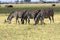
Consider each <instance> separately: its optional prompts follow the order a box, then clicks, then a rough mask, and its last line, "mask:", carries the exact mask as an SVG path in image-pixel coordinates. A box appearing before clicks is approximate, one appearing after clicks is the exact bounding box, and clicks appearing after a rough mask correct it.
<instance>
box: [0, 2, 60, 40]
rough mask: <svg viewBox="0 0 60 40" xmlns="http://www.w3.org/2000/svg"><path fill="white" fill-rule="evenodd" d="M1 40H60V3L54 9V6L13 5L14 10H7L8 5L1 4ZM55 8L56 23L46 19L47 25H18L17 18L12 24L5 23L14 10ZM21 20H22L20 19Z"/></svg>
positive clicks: (32, 22)
mask: <svg viewBox="0 0 60 40" xmlns="http://www.w3.org/2000/svg"><path fill="white" fill-rule="evenodd" d="M0 5H1V7H0V40H60V3H58V4H56V6H55V7H52V4H12V5H13V6H14V7H13V8H6V7H5V5H7V4H0ZM50 7H51V8H53V9H54V12H55V15H54V19H55V20H54V21H55V23H51V24H50V21H49V19H45V20H44V21H45V23H46V24H45V25H40V24H37V25H33V24H34V21H33V19H31V22H30V23H31V24H30V25H28V24H24V25H22V24H16V22H15V18H14V19H12V23H11V24H8V23H4V20H5V19H6V18H7V17H8V15H9V13H10V12H11V11H13V10H20V9H21V10H22V9H31V10H32V9H33V8H50ZM19 20H20V19H19Z"/></svg>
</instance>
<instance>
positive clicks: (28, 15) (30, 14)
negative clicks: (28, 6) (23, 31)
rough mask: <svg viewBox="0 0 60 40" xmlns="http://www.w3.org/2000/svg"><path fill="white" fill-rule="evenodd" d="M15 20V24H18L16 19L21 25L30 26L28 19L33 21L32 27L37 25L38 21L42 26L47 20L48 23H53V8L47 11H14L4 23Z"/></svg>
mask: <svg viewBox="0 0 60 40" xmlns="http://www.w3.org/2000/svg"><path fill="white" fill-rule="evenodd" d="M14 17H15V18H16V23H17V22H18V23H19V24H20V22H19V20H18V18H21V24H24V20H25V21H26V23H27V22H28V24H30V19H34V25H36V24H38V23H39V21H40V22H41V25H42V24H45V22H44V19H45V18H49V20H50V22H54V10H53V8H48V9H33V10H15V11H13V12H11V13H10V14H9V16H8V18H7V20H5V23H6V22H7V23H9V24H10V23H11V20H12V18H14Z"/></svg>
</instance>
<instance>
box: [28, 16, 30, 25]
mask: <svg viewBox="0 0 60 40" xmlns="http://www.w3.org/2000/svg"><path fill="white" fill-rule="evenodd" d="M28 24H30V17H29V16H28Z"/></svg>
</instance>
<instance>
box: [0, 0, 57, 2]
mask: <svg viewBox="0 0 60 40" xmlns="http://www.w3.org/2000/svg"><path fill="white" fill-rule="evenodd" d="M0 1H2V2H11V1H12V2H14V1H16V0H0ZM19 1H21V0H19ZM31 1H32V2H39V0H31ZM45 1H57V0H45Z"/></svg>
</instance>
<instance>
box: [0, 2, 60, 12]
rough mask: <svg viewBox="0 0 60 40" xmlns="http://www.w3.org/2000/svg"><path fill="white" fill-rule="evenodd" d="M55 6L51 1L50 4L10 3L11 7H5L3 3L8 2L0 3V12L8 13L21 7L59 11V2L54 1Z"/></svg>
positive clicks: (21, 8)
mask: <svg viewBox="0 0 60 40" xmlns="http://www.w3.org/2000/svg"><path fill="white" fill-rule="evenodd" d="M55 4H56V6H55V7H52V3H50V4H11V5H13V8H7V7H5V5H9V4H0V5H1V7H0V13H10V12H11V11H13V10H23V9H34V8H38V9H41V8H53V9H54V11H55V12H60V9H59V8H60V3H55Z"/></svg>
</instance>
